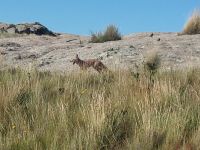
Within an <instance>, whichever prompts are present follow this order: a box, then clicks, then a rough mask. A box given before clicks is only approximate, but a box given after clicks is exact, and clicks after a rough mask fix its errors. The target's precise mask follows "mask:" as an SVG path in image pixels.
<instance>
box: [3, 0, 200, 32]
mask: <svg viewBox="0 0 200 150" xmlns="http://www.w3.org/2000/svg"><path fill="white" fill-rule="evenodd" d="M0 1H1V3H0V22H6V23H14V24H15V23H24V22H36V21H37V22H40V23H41V24H43V25H45V26H47V27H48V28H49V29H50V30H52V31H55V32H64V33H71V34H80V35H90V34H91V32H98V31H102V30H104V29H105V28H106V26H107V25H109V24H114V25H116V26H117V27H118V28H119V31H120V32H121V33H122V34H131V33H136V32H178V31H181V30H182V28H183V26H184V24H185V22H186V21H187V19H188V17H189V16H190V15H191V13H192V11H193V10H194V9H195V8H200V0H0Z"/></svg>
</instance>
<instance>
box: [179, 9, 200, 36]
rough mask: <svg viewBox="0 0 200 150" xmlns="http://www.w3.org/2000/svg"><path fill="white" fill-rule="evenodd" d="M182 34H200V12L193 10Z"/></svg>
mask: <svg viewBox="0 0 200 150" xmlns="http://www.w3.org/2000/svg"><path fill="white" fill-rule="evenodd" d="M182 33H183V34H189V35H191V34H200V11H199V10H195V11H194V12H193V14H192V16H191V17H190V18H189V19H188V21H187V23H186V25H185V27H184V29H183V32H182Z"/></svg>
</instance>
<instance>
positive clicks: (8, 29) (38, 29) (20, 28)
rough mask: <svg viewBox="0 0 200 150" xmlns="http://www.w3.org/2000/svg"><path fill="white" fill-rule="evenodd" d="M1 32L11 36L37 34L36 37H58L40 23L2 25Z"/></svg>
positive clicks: (0, 25)
mask: <svg viewBox="0 0 200 150" xmlns="http://www.w3.org/2000/svg"><path fill="white" fill-rule="evenodd" d="M0 32H1V33H9V34H35V35H49V36H56V34H55V33H53V32H52V31H50V30H49V29H48V28H47V27H45V26H43V25H42V24H40V23H38V22H34V23H24V24H16V25H14V24H6V23H0Z"/></svg>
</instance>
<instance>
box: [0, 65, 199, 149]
mask: <svg viewBox="0 0 200 150" xmlns="http://www.w3.org/2000/svg"><path fill="white" fill-rule="evenodd" d="M150 82H151V80H150V75H149V72H148V71H147V72H145V71H144V72H139V76H137V78H136V77H134V76H133V75H132V74H131V73H130V72H128V71H126V72H123V71H118V72H114V74H101V75H96V74H91V73H77V74H71V75H58V74H52V73H49V72H43V73H42V72H37V71H32V72H31V73H30V74H28V73H27V72H26V71H22V70H17V69H10V70H6V71H0V95H1V96H0V147H1V149H4V150H7V149H8V150H9V149H15V150H27V149H30V150H31V149H34V150H35V149H48V150H51V149H60V150H63V149H66V150H68V149H91V150H93V149H101V150H104V149H130V150H133V149H145V150H148V149H149V150H152V149H176V148H188V147H192V148H193V149H199V148H200V143H199V140H200V136H199V135H200V111H199V110H200V70H199V69H194V70H190V71H189V70H188V71H187V70H185V71H169V72H162V73H161V72H156V73H155V74H154V83H153V84H151V83H150ZM149 84H151V86H149Z"/></svg>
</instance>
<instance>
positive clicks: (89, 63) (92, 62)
mask: <svg viewBox="0 0 200 150" xmlns="http://www.w3.org/2000/svg"><path fill="white" fill-rule="evenodd" d="M70 62H72V63H73V65H74V64H77V65H78V66H79V67H80V69H81V70H87V69H88V68H90V67H93V68H94V69H95V70H96V71H98V72H99V73H102V72H103V71H107V70H108V68H107V67H106V66H105V65H104V64H103V63H102V62H101V61H100V60H98V59H88V60H81V59H80V58H79V56H78V54H76V58H75V59H73V60H71V61H70Z"/></svg>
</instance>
